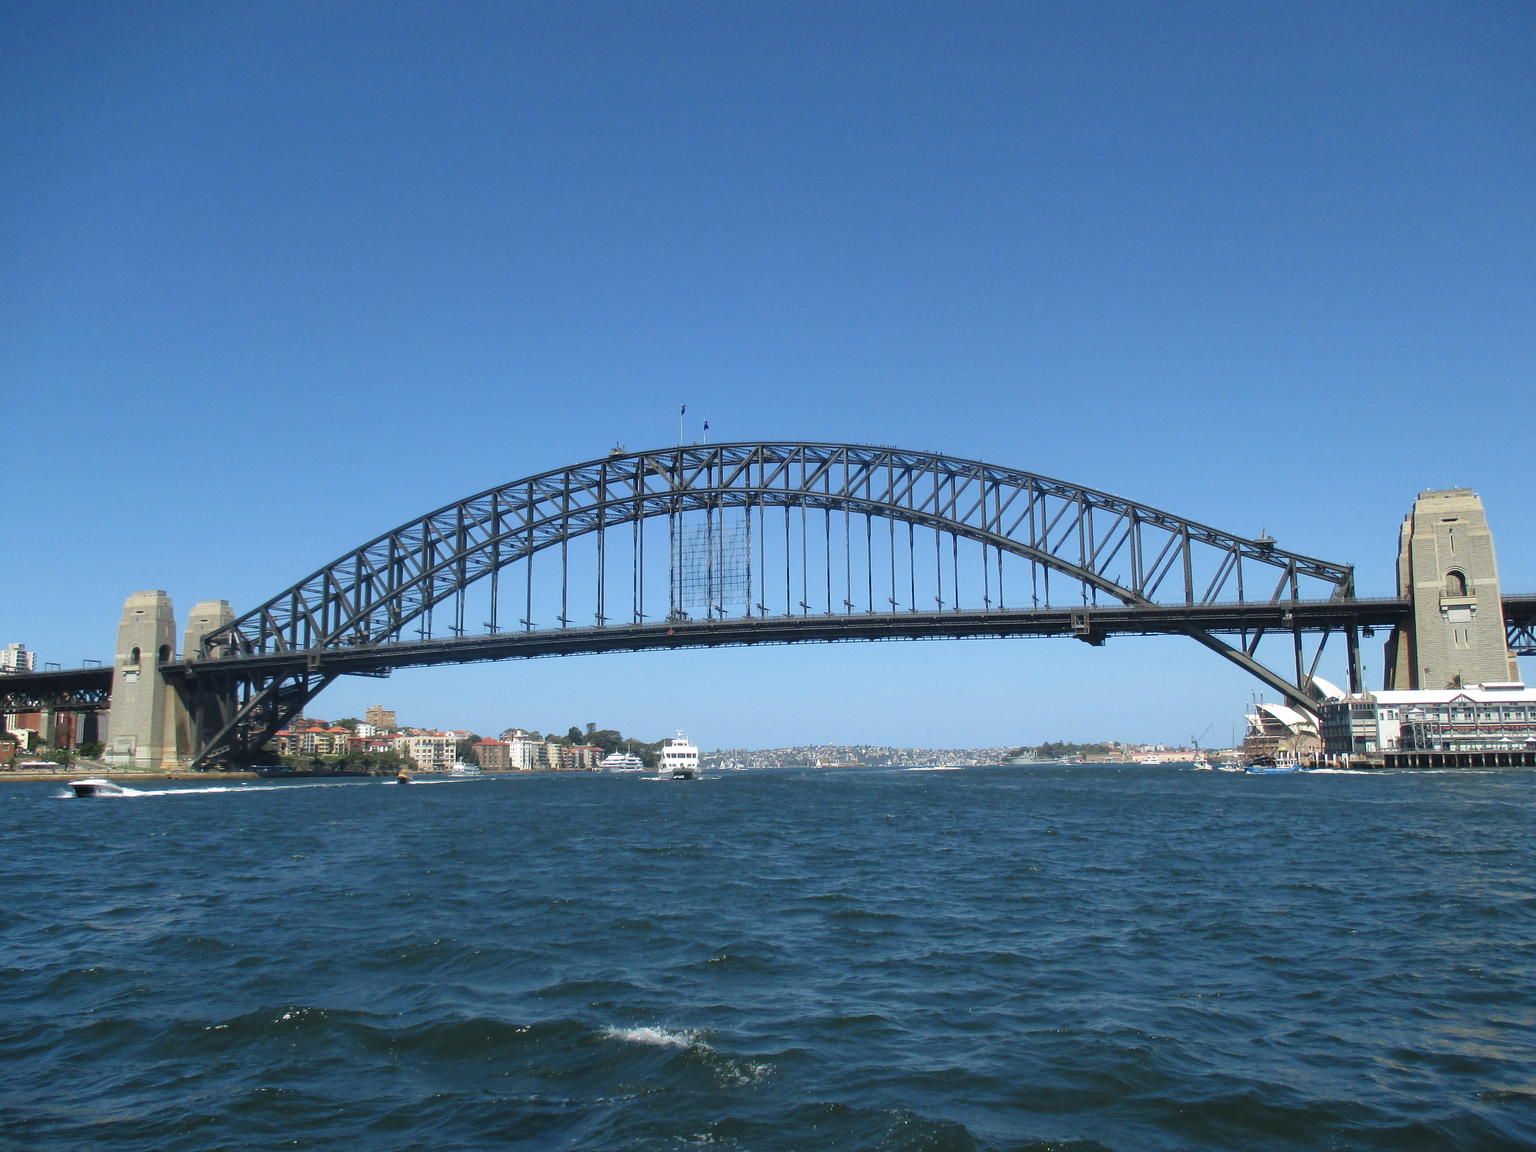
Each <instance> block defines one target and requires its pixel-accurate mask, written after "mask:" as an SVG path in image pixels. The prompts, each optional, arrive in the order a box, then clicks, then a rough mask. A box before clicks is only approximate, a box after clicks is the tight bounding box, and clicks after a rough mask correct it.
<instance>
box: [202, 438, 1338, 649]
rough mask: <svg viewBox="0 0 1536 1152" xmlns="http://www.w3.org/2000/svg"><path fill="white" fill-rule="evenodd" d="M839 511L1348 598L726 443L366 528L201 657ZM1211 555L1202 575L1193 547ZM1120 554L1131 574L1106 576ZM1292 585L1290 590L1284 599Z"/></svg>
mask: <svg viewBox="0 0 1536 1152" xmlns="http://www.w3.org/2000/svg"><path fill="white" fill-rule="evenodd" d="M743 506H753V507H763V506H780V507H796V506H799V507H806V508H826V509H848V510H851V511H854V512H858V513H861V514H863V513H867V514H869V515H872V516H877V517H883V518H888V519H892V520H896V521H901V522H907V523H913V524H920V525H924V526H927V527H931V528H936V529H939V530H941V531H945V532H949V533H952V534H953V535H955V536H958V537H962V538H967V539H971V540H976V541H981V542H985V543H987V544H989V545H991V546H992V547H995V548H997V549H999V550H1001V551H1004V552H1011V553H1014V554H1016V555H1019V556H1023V557H1027V558H1029V559H1032V560H1034V561H1036V562H1038V563H1041V564H1043V565H1045V566H1046V567H1048V568H1051V569H1053V570H1055V571H1058V572H1061V573H1062V574H1064V575H1066V576H1069V577H1071V578H1073V579H1076V580H1079V581H1081V582H1082V583H1083V584H1084V585H1088V586H1092V587H1093V588H1095V589H1096V590H1098V591H1100V592H1103V593H1105V594H1107V595H1110V596H1113V597H1115V598H1117V599H1119V600H1120V601H1122V602H1123V603H1126V604H1132V605H1135V604H1154V603H1158V602H1159V601H1158V600H1157V599H1156V597H1157V595H1158V593H1159V592H1160V591H1161V590H1162V589H1163V588H1164V586H1165V584H1167V583H1168V582H1169V580H1170V577H1172V578H1173V581H1174V583H1175V584H1176V585H1178V593H1179V595H1178V596H1177V599H1176V600H1174V601H1173V602H1174V603H1187V604H1209V603H1215V602H1219V601H1222V600H1233V599H1234V597H1233V595H1232V593H1233V591H1234V590H1235V592H1236V596H1235V600H1236V602H1248V601H1249V600H1250V598H1249V597H1248V596H1247V595H1246V588H1245V580H1244V570H1245V567H1246V568H1248V569H1252V568H1253V567H1254V566H1255V565H1257V566H1258V567H1259V568H1260V569H1268V570H1269V571H1270V572H1271V573H1272V574H1273V575H1274V577H1275V583H1274V585H1273V586H1272V588H1269V590H1268V594H1267V596H1264V597H1262V598H1256V599H1262V600H1263V601H1268V602H1273V601H1277V600H1280V599H1285V598H1291V599H1294V598H1296V596H1295V589H1296V586H1297V584H1298V582H1299V581H1300V580H1302V579H1308V580H1313V581H1320V582H1322V583H1323V584H1325V585H1328V586H1331V589H1332V594H1333V595H1334V596H1336V597H1345V596H1348V595H1349V594H1350V593H1351V591H1352V588H1353V570H1352V568H1350V567H1349V566H1347V565H1340V564H1333V563H1330V562H1328V561H1323V560H1317V559H1315V558H1312V557H1308V556H1302V555H1300V554H1297V553H1292V552H1288V551H1285V550H1283V549H1279V548H1276V547H1274V546H1273V545H1272V544H1271V543H1269V542H1268V541H1261V540H1251V539H1247V538H1244V537H1239V536H1236V535H1233V534H1231V533H1226V532H1222V531H1220V530H1218V529H1215V528H1211V527H1209V526H1206V525H1203V524H1198V523H1195V522H1193V521H1189V520H1185V519H1183V518H1181V517H1177V516H1173V515H1171V514H1169V513H1166V512H1163V511H1160V510H1158V509H1155V508H1151V507H1148V506H1146V505H1143V504H1137V503H1135V502H1133V501H1128V500H1124V499H1122V498H1120V497H1117V496H1113V495H1110V494H1109V493H1105V492H1099V491H1096V490H1093V489H1089V488H1084V487H1081V486H1079V485H1074V484H1068V483H1065V482H1063V481H1059V480H1053V479H1050V478H1048V477H1043V476H1037V475H1034V474H1032V473H1028V472H1022V471H1018V470H1016V469H1010V468H1002V467H998V466H996V465H990V464H985V463H982V462H979V461H971V460H959V459H953V458H950V457H945V456H938V455H933V454H930V453H920V452H910V451H901V450H898V449H894V448H880V447H862V446H857V445H845V444H724V445H713V446H692V447H682V448H669V449H663V450H660V451H653V452H638V453H630V454H626V455H615V456H609V457H607V458H604V459H600V460H594V461H590V462H588V463H585V464H579V465H576V466H573V467H570V468H564V469H557V470H554V471H550V472H546V473H543V474H541V475H538V476H532V477H528V478H526V479H522V480H518V481H515V482H514V483H512V484H507V485H503V486H501V487H498V488H494V489H490V490H488V491H486V492H482V493H480V494H478V495H476V496H472V497H470V498H468V499H467V500H463V501H460V502H458V503H456V504H451V505H448V506H446V507H444V508H440V509H438V510H437V511H435V512H432V513H429V514H428V515H426V516H423V517H421V518H420V519H417V520H414V521H411V522H408V523H406V524H403V525H401V526H400V527H398V528H396V529H394V530H392V531H390V532H387V533H385V534H384V535H382V536H379V537H377V538H376V539H374V540H371V541H369V542H368V543H367V544H364V545H363V546H362V547H360V548H358V549H356V550H355V551H353V552H350V553H348V554H346V555H344V556H342V557H340V558H339V559H337V560H335V561H333V562H332V563H330V564H328V565H326V566H325V567H323V568H321V569H319V570H318V571H316V572H315V573H313V574H312V575H310V576H309V577H307V578H306V579H304V580H302V581H300V582H299V583H297V584H295V585H294V586H293V587H291V588H289V589H286V590H285V591H284V592H282V593H280V594H279V595H277V596H275V597H273V598H272V599H271V600H269V601H268V602H267V603H266V604H263V605H261V606H260V607H258V608H256V609H254V610H253V611H251V612H249V613H247V614H246V615H244V616H242V617H241V618H240V619H239V620H237V621H235V622H234V623H233V624H231V625H230V626H228V627H227V628H226V629H224V630H222V631H221V632H218V633H214V634H213V635H211V636H210V637H209V638H208V639H207V641H205V645H204V655H205V656H207V657H214V658H217V657H218V656H219V655H221V654H225V653H228V654H230V655H254V654H257V653H275V652H283V651H288V652H298V651H314V650H316V649H325V648H338V647H351V646H356V645H368V646H372V645H378V644H382V643H392V642H399V640H400V637H401V634H402V632H403V631H404V629H405V628H406V627H407V626H409V625H411V624H412V623H414V622H415V621H417V620H418V619H420V618H421V617H422V615H423V614H424V613H426V612H427V611H429V610H430V609H431V608H432V607H433V606H434V605H436V604H439V603H441V602H442V601H444V600H445V599H447V598H448V597H450V596H452V595H454V594H455V593H456V592H458V591H460V590H462V589H463V588H465V587H467V586H468V585H469V584H472V583H473V582H475V581H476V580H479V579H481V578H483V577H485V576H487V575H488V574H490V573H491V572H492V571H494V570H496V569H498V568H502V567H505V566H507V565H509V564H512V563H515V562H516V561H518V560H521V559H523V558H525V557H527V556H529V555H531V554H533V553H536V552H539V551H541V550H543V549H546V548H549V547H551V546H552V545H555V544H559V543H561V542H563V541H568V540H571V539H573V538H575V537H577V536H581V535H584V534H588V533H591V532H595V531H598V530H599V529H603V528H612V527H616V526H619V525H623V524H626V523H629V522H630V521H633V520H636V519H644V518H647V517H653V516H661V515H668V514H672V513H675V512H679V511H692V510H702V509H706V508H723V507H743ZM1196 548H1203V549H1207V550H1210V551H1211V552H1213V553H1215V554H1216V557H1217V563H1216V565H1215V572H1214V575H1212V577H1211V578H1210V579H1209V581H1208V582H1207V583H1206V585H1205V586H1204V587H1202V588H1196V587H1195V586H1194V584H1193V582H1192V579H1191V572H1192V569H1193V565H1192V562H1191V554H1192V551H1193V550H1194V549H1196ZM1115 561H1120V562H1121V563H1122V564H1126V563H1128V565H1129V568H1130V571H1131V574H1132V576H1131V579H1130V580H1129V581H1128V582H1127V583H1125V584H1122V583H1119V582H1117V581H1115V580H1113V579H1111V578H1109V577H1108V576H1107V575H1106V572H1107V570H1108V569H1109V566H1110V565H1111V563H1112V562H1115ZM1287 593H1289V596H1287V595H1286V594H1287Z"/></svg>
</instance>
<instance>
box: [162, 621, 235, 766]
mask: <svg viewBox="0 0 1536 1152" xmlns="http://www.w3.org/2000/svg"><path fill="white" fill-rule="evenodd" d="M234 618H235V613H234V609H232V608H231V607H230V606H229V601H228V600H200V601H198V603H197V605H196V606H195V607H193V609H192V613H191V615H189V616H188V617H187V630H186V632H185V633H184V634H183V636H182V641H181V654H182V659H184V660H196V659H198V657H199V656H200V655H201V654H202V650H203V637H205V636H207V635H208V634H209V633H210V632H214V631H217V630H218V629H220V628H222V627H224V625H226V624H228V623H231V622H232V621H233V620H234ZM188 703H189V702H188V701H185V700H181V701H178V702H177V708H176V742H177V747H178V750H179V752H180V753H181V755H182V756H183V757H184V758H185V757H189V756H195V755H196V754H197V752H198V751H199V750H200V749H199V746H198V737H199V735H200V733H199V731H198V728H199V725H200V724H201V725H202V726H216V725H217V723H218V721H219V720H220V719H223V718H227V713H228V711H229V710H230V708H232V707H233V701H230V702H228V703H229V706H230V708H220V707H218V706H217V705H218V704H219V703H222V702H220V701H215V700H211V699H208V698H207V697H206V696H197V695H196V694H194V700H193V701H192V703H193V705H194V708H195V710H196V711H198V712H199V713H203V714H201V715H198V716H194V715H193V714H192V711H189V710H188V707H187V705H188ZM201 735H206V733H201Z"/></svg>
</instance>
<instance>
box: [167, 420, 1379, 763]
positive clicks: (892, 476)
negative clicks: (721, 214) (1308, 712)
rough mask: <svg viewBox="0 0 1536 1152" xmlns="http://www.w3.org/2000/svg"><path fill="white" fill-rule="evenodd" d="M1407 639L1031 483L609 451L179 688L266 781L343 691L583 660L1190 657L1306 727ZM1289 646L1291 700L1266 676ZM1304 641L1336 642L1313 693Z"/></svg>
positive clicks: (1317, 569)
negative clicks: (1059, 642)
mask: <svg viewBox="0 0 1536 1152" xmlns="http://www.w3.org/2000/svg"><path fill="white" fill-rule="evenodd" d="M1373 603H1374V607H1373V606H1372V605H1373ZM1402 615H1403V604H1402V602H1400V601H1380V602H1362V601H1358V600H1356V599H1354V596H1353V569H1352V568H1351V567H1350V566H1348V565H1344V564H1335V563H1331V562H1328V561H1325V560H1318V559H1314V558H1312V557H1308V556H1302V555H1299V554H1297V553H1294V552H1288V551H1285V550H1283V549H1281V548H1278V547H1276V546H1275V542H1274V541H1273V540H1270V539H1268V538H1265V537H1261V538H1258V539H1249V538H1245V537H1241V536H1237V535H1234V534H1232V533H1229V532H1223V531H1221V530H1219V529H1215V528H1211V527H1208V526H1206V525H1203V524H1199V523H1195V522H1194V521H1190V520H1186V519H1184V518H1182V517H1179V516H1175V515H1172V514H1170V513H1167V512H1163V511H1160V510H1158V509H1156V508H1152V507H1149V506H1147V505H1144V504H1138V503H1136V502H1134V501H1130V500H1125V499H1122V498H1120V497H1118V496H1113V495H1110V494H1109V493H1106V492H1100V491H1096V490H1094V489H1091V488H1085V487H1082V486H1081V485H1077V484H1071V483H1066V482H1064V481H1060V480H1053V479H1050V478H1048V477H1045V476H1040V475H1036V474H1034V473H1031V472H1025V471H1021V470H1019V469H1015V468H1008V467H1002V466H998V465H994V464H987V463H983V462H980V461H975V460H963V459H956V458H952V457H948V456H942V455H937V454H934V453H928V452H914V451H904V450H901V449H896V448H888V447H876V446H862V445H854V444H818V443H738V444H720V445H692V446H679V447H674V448H664V449H659V450H655V451H644V452H626V451H624V450H622V449H614V451H613V452H611V453H610V454H609V455H608V456H606V457H604V458H601V459H597V460H592V461H588V462H586V463H582V464H576V465H573V466H571V467H567V468H559V469H554V470H552V471H548V472H544V473H541V474H539V475H536V476H529V477H526V478H524V479H520V480H516V481H514V482H512V483H510V484H505V485H502V486H500V487H497V488H492V489H489V490H488V491H485V492H481V493H479V494H478V495H475V496H471V497H469V498H467V499H464V500H460V501H458V502H456V503H453V504H449V505H447V506H445V507H442V508H439V509H437V510H436V511H434V512H430V513H428V514H427V515H425V516H421V517H419V518H417V519H415V520H411V521H409V522H407V523H405V524H402V525H400V526H399V527H398V528H395V529H393V530H391V531H389V532H386V533H384V534H383V535H381V536H378V537H376V538H374V539H373V540H370V541H368V542H367V543H366V544H363V545H362V546H361V547H359V548H356V549H354V550H353V551H351V552H348V553H346V554H345V555H343V556H340V557H338V558H337V559H336V560H334V561H332V562H331V563H329V564H327V565H325V566H324V567H322V568H320V569H319V570H317V571H316V572H314V573H312V574H311V575H309V576H307V577H306V578H304V579H303V580H301V581H299V582H298V583H296V584H294V585H293V586H292V587H290V588H287V589H285V590H284V591H282V592H280V593H279V594H278V595H276V596H274V597H272V598H271V599H270V600H268V601H267V602H266V603H264V604H262V605H260V606H259V607H257V608H254V609H252V610H251V611H250V612H247V613H246V614H245V615H243V616H241V617H239V618H238V619H236V620H235V621H234V622H233V623H231V624H229V625H227V626H226V627H224V628H221V629H219V630H218V631H216V632H213V633H211V634H209V635H208V636H207V637H206V638H205V639H204V640H203V643H202V646H201V650H200V651H198V652H196V653H188V654H187V657H186V659H185V660H184V661H182V662H176V663H170V664H167V665H165V666H164V668H163V671H164V672H165V674H166V675H167V677H168V678H169V679H170V680H171V682H172V683H174V684H175V685H176V686H177V688H178V691H179V692H180V693H181V695H182V699H183V700H184V702H185V703H186V704H187V706H188V708H189V710H190V712H191V714H192V719H193V724H194V728H195V731H196V733H197V739H198V747H199V752H198V757H197V763H199V764H204V765H206V764H209V763H213V762H217V761H233V762H245V763H249V762H251V761H252V759H253V758H254V757H255V756H256V754H257V753H258V752H259V750H260V749H261V748H262V746H263V745H264V744H266V742H267V741H268V740H270V739H271V737H272V736H273V735H274V734H275V733H276V732H277V731H278V730H279V729H280V728H281V727H282V726H283V725H284V724H286V723H287V721H288V720H289V719H290V718H292V717H293V716H294V715H296V714H297V713H298V712H299V711H300V710H301V709H302V708H303V706H304V705H305V704H306V703H307V702H308V701H309V700H311V699H312V698H313V697H314V696H315V695H316V694H317V693H319V692H320V691H321V690H322V689H323V688H325V687H326V686H327V685H328V684H330V683H331V682H332V681H333V680H335V679H336V678H337V677H338V676H340V675H345V674H353V675H386V674H388V672H389V671H390V670H391V669H394V668H398V667H405V666H410V665H421V664H441V663H462V662H467V661H474V660H492V659H508V658H515V657H528V656H542V655H555V654H567V653H576V652H600V651H621V650H624V651H635V650H642V649H650V648H668V647H713V646H724V645H743V644H760V643H789V642H796V641H836V640H851V639H893V638H939V637H956V636H1017V635H1052V634H1055V635H1072V636H1076V637H1077V638H1079V639H1082V640H1085V641H1088V642H1089V643H1102V642H1103V639H1104V638H1105V637H1106V636H1107V635H1110V634H1114V633H1137V634H1153V633H1173V634H1181V635H1186V636H1189V637H1191V638H1192V639H1194V640H1196V641H1198V642H1199V643H1201V644H1203V645H1205V646H1206V647H1207V648H1210V649H1211V650H1213V651H1215V652H1217V653H1219V654H1220V655H1222V656H1223V657H1225V658H1227V659H1229V660H1231V661H1233V662H1234V663H1236V664H1238V665H1239V666H1240V667H1242V668H1244V669H1245V670H1246V671H1248V672H1250V673H1252V674H1253V675H1255V676H1257V677H1258V678H1259V679H1260V680H1261V681H1263V682H1264V683H1265V684H1267V685H1268V686H1269V687H1271V688H1273V689H1275V690H1276V691H1278V692H1280V693H1281V694H1283V695H1284V696H1285V697H1287V698H1289V699H1291V700H1292V701H1294V702H1297V703H1308V702H1310V699H1311V697H1310V696H1309V695H1308V693H1307V691H1306V687H1305V686H1306V683H1307V680H1308V677H1309V674H1310V671H1315V669H1316V666H1317V659H1318V658H1319V657H1320V656H1321V650H1322V645H1323V643H1325V642H1326V640H1327V638H1328V636H1329V635H1330V634H1331V633H1333V632H1341V633H1342V634H1343V635H1344V636H1345V639H1346V642H1347V643H1348V645H1349V667H1350V674H1351V679H1352V680H1354V679H1357V675H1358V648H1357V639H1356V637H1357V630H1358V628H1359V626H1361V625H1362V624H1363V625H1370V624H1374V623H1379V624H1383V625H1391V624H1394V623H1397V622H1399V621H1400V620H1401V618H1402ZM1218 633H1220V634H1225V635H1229V636H1232V637H1234V640H1235V642H1228V641H1226V640H1222V639H1219V638H1218V636H1217V634H1218ZM1276 633H1279V634H1282V635H1284V636H1286V637H1288V638H1289V639H1290V641H1291V646H1292V648H1293V649H1294V657H1295V666H1294V672H1293V674H1292V675H1291V676H1285V675H1281V674H1280V673H1277V672H1276V671H1274V670H1272V669H1270V668H1269V667H1267V666H1266V665H1264V664H1262V663H1260V662H1259V660H1258V659H1257V652H1258V647H1259V641H1260V640H1261V639H1262V638H1264V637H1265V636H1266V635H1274V634H1276ZM1304 633H1307V634H1312V635H1318V634H1320V639H1319V640H1318V641H1317V651H1316V653H1315V654H1314V655H1313V656H1312V660H1311V666H1310V669H1309V668H1308V667H1307V665H1306V663H1305V655H1304V651H1303V634H1304ZM1357 686H1358V685H1352V687H1357Z"/></svg>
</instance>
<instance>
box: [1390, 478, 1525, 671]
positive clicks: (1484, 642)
mask: <svg viewBox="0 0 1536 1152" xmlns="http://www.w3.org/2000/svg"><path fill="white" fill-rule="evenodd" d="M1397 591H1398V595H1399V596H1402V597H1405V598H1407V599H1408V600H1409V601H1410V602H1411V603H1412V605H1413V619H1412V623H1411V624H1410V625H1409V626H1408V627H1406V628H1398V629H1395V630H1394V631H1393V633H1392V638H1391V639H1390V640H1389V641H1388V642H1387V669H1386V682H1385V684H1384V687H1386V688H1387V689H1389V690H1390V689H1394V688H1395V689H1397V690H1399V691H1409V690H1431V691H1433V690H1438V689H1443V688H1455V687H1460V686H1462V685H1471V684H1483V683H1490V682H1497V681H1502V680H1518V679H1519V678H1520V668H1519V664H1518V663H1517V662H1516V660H1515V658H1514V656H1512V655H1510V651H1509V641H1508V633H1507V631H1506V629H1505V624H1504V602H1503V597H1502V596H1501V595H1500V593H1499V566H1498V562H1497V561H1496V560H1495V559H1494V553H1493V534H1492V533H1491V532H1490V531H1489V530H1488V517H1487V515H1486V514H1485V513H1484V512H1483V502H1482V500H1481V499H1479V497H1478V495H1477V493H1476V492H1473V491H1472V490H1470V489H1467V488H1452V489H1447V490H1445V491H1436V492H1420V493H1419V498H1418V499H1417V500H1415V501H1414V502H1413V511H1412V512H1410V513H1409V514H1408V516H1407V518H1406V519H1405V520H1404V521H1403V526H1402V531H1401V534H1400V537H1399V545H1398V555H1397Z"/></svg>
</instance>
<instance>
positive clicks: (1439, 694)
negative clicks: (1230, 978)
mask: <svg viewBox="0 0 1536 1152" xmlns="http://www.w3.org/2000/svg"><path fill="white" fill-rule="evenodd" d="M1318 711H1319V715H1320V717H1321V722H1322V738H1323V747H1324V754H1325V755H1326V756H1327V757H1328V758H1329V760H1330V761H1331V762H1334V763H1339V764H1348V763H1364V764H1371V765H1385V766H1387V767H1404V768H1441V767H1445V768H1451V767H1477V766H1480V765H1490V766H1500V765H1507V766H1511V767H1513V766H1520V765H1523V766H1536V689H1531V688H1528V687H1526V686H1525V684H1523V683H1521V682H1520V681H1518V680H1508V681H1496V682H1490V683H1485V684H1474V685H1469V686H1468V687H1465V688H1443V689H1439V690H1420V691H1382V692H1362V693H1360V694H1359V695H1355V696H1341V697H1339V698H1337V699H1334V700H1329V701H1327V702H1326V703H1324V704H1322V705H1320V706H1319V709H1318Z"/></svg>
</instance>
